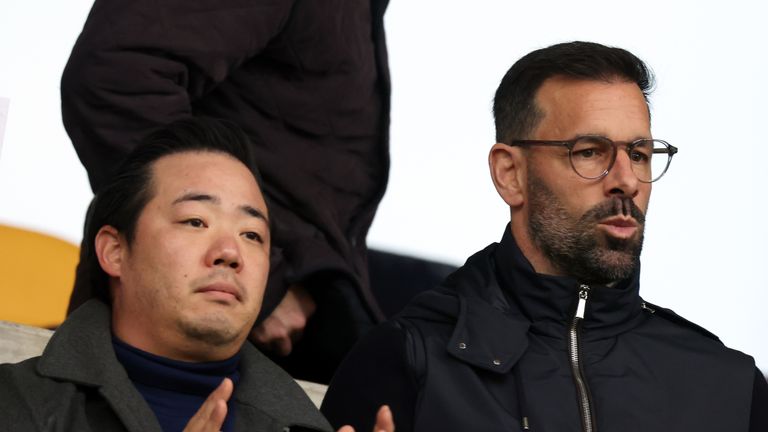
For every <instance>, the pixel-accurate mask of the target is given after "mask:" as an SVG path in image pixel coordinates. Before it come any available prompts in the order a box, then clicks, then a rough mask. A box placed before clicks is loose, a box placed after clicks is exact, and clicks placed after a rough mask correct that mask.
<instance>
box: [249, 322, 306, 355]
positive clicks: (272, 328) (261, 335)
mask: <svg viewBox="0 0 768 432" xmlns="http://www.w3.org/2000/svg"><path fill="white" fill-rule="evenodd" d="M297 336H298V334H297V335H296V336H294V335H292V334H291V331H290V329H289V328H288V327H287V326H286V325H285V324H284V323H283V322H282V321H281V320H280V319H279V318H277V317H273V316H269V317H267V319H265V320H264V322H262V323H261V324H259V325H258V326H256V327H254V328H253V330H252V331H251V341H252V342H253V343H254V344H256V345H257V346H258V347H260V348H263V349H266V350H268V351H271V352H273V353H275V354H277V355H279V356H287V355H288V354H290V353H291V351H292V350H293V340H294V338H296V339H298V337H297Z"/></svg>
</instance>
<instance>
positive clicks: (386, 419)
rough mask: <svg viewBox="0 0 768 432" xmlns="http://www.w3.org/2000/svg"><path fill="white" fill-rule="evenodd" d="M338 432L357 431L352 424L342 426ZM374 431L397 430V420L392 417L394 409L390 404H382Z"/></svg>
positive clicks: (389, 431) (388, 431)
mask: <svg viewBox="0 0 768 432" xmlns="http://www.w3.org/2000/svg"><path fill="white" fill-rule="evenodd" d="M338 432H355V428H353V427H352V426H342V427H341V429H339V430H338ZM373 432H395V420H394V419H393V418H392V411H391V410H390V409H389V407H388V406H386V405H382V406H381V408H379V412H378V413H376V425H375V426H374V427H373Z"/></svg>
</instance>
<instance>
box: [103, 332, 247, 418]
mask: <svg viewBox="0 0 768 432" xmlns="http://www.w3.org/2000/svg"><path fill="white" fill-rule="evenodd" d="M112 345H113V346H114V348H115V355H117V360H118V361H119V362H120V363H121V364H122V365H123V367H124V368H125V371H126V372H127V373H128V377H129V378H130V379H131V381H132V382H133V385H134V386H136V389H137V390H138V391H139V393H141V395H142V396H144V399H145V400H146V401H147V403H148V404H149V406H150V408H152V411H153V412H154V413H155V415H156V416H157V420H158V422H159V423H160V426H161V427H162V429H163V431H164V432H171V431H173V432H177V431H182V430H184V427H185V426H186V425H187V422H189V419H190V418H192V416H193V415H195V413H196V412H197V410H198V409H199V408H200V405H202V404H203V402H204V401H205V399H206V398H207V397H208V395H210V394H211V392H212V391H213V390H214V389H216V387H218V386H219V384H221V381H222V380H223V379H224V378H230V379H231V380H232V382H233V383H234V385H235V388H237V382H238V380H239V378H240V374H239V372H238V368H239V366H240V354H239V353H238V354H236V355H235V356H233V357H231V358H229V359H226V360H222V361H216V362H205V363H189V362H182V361H177V360H171V359H168V358H165V357H160V356H157V355H154V354H150V353H148V352H145V351H142V350H140V349H138V348H135V347H132V346H130V345H128V344H126V343H125V342H123V341H121V340H119V339H118V338H117V337H115V336H113V337H112ZM234 418H235V412H234V404H233V403H232V398H230V400H229V402H228V403H227V418H226V419H225V420H224V425H223V426H222V428H221V430H222V431H223V432H230V431H232V430H233V424H234Z"/></svg>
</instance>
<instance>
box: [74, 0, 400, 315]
mask: <svg viewBox="0 0 768 432" xmlns="http://www.w3.org/2000/svg"><path fill="white" fill-rule="evenodd" d="M387 3H388V0H324V1H307V0H246V1H243V0H195V1H179V0H161V1H155V0H131V1H123V0H96V1H95V2H94V5H93V8H92V9H91V12H90V14H89V16H88V19H87V21H86V23H85V26H84V28H83V31H82V33H81V34H80V36H79V38H78V39H77V42H76V44H75V46H74V48H73V50H72V54H71V56H70V58H69V61H68V63H67V66H66V68H65V70H64V74H63V76H62V82H61V100H62V116H63V121H64V126H65V128H66V130H67V133H68V134H69V136H70V138H71V139H72V143H73V145H74V147H75V150H76V151H77V154H78V157H79V158H80V160H81V161H82V163H83V165H84V166H85V168H86V170H87V171H88V176H89V179H90V182H91V186H92V188H93V190H94V191H98V189H99V188H100V187H101V186H103V185H104V184H105V182H106V181H107V180H108V179H109V177H110V176H111V174H112V173H113V172H114V171H115V169H116V167H117V165H118V164H119V163H120V161H122V160H123V159H124V158H125V156H126V155H127V154H128V152H129V151H130V150H131V149H133V148H134V147H136V145H138V143H139V141H140V140H141V139H142V137H143V136H145V135H146V134H147V133H149V132H150V131H151V130H152V129H154V128H157V127H159V126H161V125H164V124H167V123H169V122H171V121H173V120H177V119H180V118H185V117H188V116H191V115H207V116H212V117H217V118H226V119H229V120H232V121H234V122H235V123H237V124H238V125H239V126H240V127H242V128H243V129H244V130H245V131H246V132H247V133H248V134H249V135H250V137H251V139H252V141H253V142H254V147H253V153H254V156H255V160H256V163H257V165H258V167H259V169H260V171H261V174H262V177H263V184H264V191H263V192H264V195H265V198H266V199H267V204H268V206H269V211H270V219H271V221H272V245H273V255H272V260H271V261H272V269H271V272H270V277H269V286H268V290H267V293H266V296H265V300H264V305H263V307H262V314H263V315H268V314H269V313H270V312H271V311H272V309H273V307H274V306H275V305H276V304H277V303H278V302H279V300H280V299H282V298H283V295H284V293H285V289H286V287H287V286H288V285H290V284H292V283H296V282H306V281H308V280H309V279H311V278H312V277H313V276H315V275H318V274H321V273H322V274H328V273H333V274H335V275H336V277H343V278H346V279H347V280H349V281H350V283H352V284H354V285H355V288H356V289H357V290H358V292H359V293H360V295H361V297H362V299H363V303H364V304H365V305H366V306H367V307H368V308H369V309H370V312H371V313H372V315H373V316H374V317H378V318H383V314H382V313H381V311H380V310H379V308H378V305H377V304H376V302H375V300H374V298H373V296H372V294H371V292H370V288H369V283H368V274H367V266H366V254H365V251H366V244H365V238H366V235H367V232H368V228H369V227H370V225H371V222H372V220H373V216H374V213H375V211H376V208H377V206H378V203H379V201H380V200H381V197H382V196H383V194H384V190H385V188H386V184H387V175H388V170H389V149H388V142H389V136H388V130H389V95H390V89H389V86H390V84H389V70H388V62H387V51H386V45H385V38H384V21H383V16H384V11H385V9H386V6H387ZM75 295H76V296H79V297H81V298H88V297H89V296H87V295H80V294H79V293H75Z"/></svg>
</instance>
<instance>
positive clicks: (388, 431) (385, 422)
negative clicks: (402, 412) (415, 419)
mask: <svg viewBox="0 0 768 432" xmlns="http://www.w3.org/2000/svg"><path fill="white" fill-rule="evenodd" d="M373 432H395V419H394V418H393V417H392V410H390V409H389V407H388V406H387V405H382V406H381V408H379V412H378V413H376V426H374V427H373Z"/></svg>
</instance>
